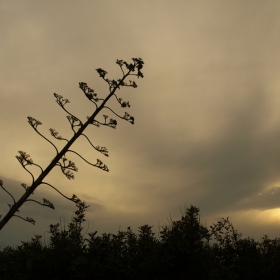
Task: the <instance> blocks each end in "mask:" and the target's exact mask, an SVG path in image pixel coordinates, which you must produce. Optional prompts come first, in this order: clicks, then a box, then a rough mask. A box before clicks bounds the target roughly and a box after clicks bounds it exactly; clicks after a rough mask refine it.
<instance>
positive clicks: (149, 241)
mask: <svg viewBox="0 0 280 280" xmlns="http://www.w3.org/2000/svg"><path fill="white" fill-rule="evenodd" d="M76 206H77V208H78V209H77V211H76V212H75V215H74V218H73V219H72V222H71V223H70V224H69V225H68V229H67V230H66V229H62V228H61V226H60V225H59V224H56V225H50V233H51V237H50V243H49V245H48V246H43V244H42V241H41V236H37V235H35V236H34V238H32V240H31V241H30V242H22V245H20V246H18V247H17V248H11V247H6V248H4V249H3V250H2V251H1V252H0V275H1V279H154V280H156V279H161V280H162V279H254V280H255V279H280V238H276V239H274V240H271V239H269V238H268V237H267V236H264V237H263V238H262V239H261V240H260V241H258V242H257V241H255V240H254V239H252V238H242V235H241V234H240V233H238V232H237V231H236V230H235V229H234V227H233V225H232V223H231V222H230V221H229V220H228V219H222V220H221V221H219V222H218V223H216V224H214V225H213V226H211V227H210V229H208V228H207V227H206V226H204V225H202V224H201V223H200V221H199V209H198V208H197V207H194V206H191V207H190V208H187V209H186V210H185V213H184V215H182V218H181V220H179V221H172V222H171V223H170V225H169V226H164V227H163V228H162V230H161V232H160V238H159V239H158V238H156V237H155V233H153V231H152V227H151V226H148V225H144V226H141V227H139V229H138V233H137V234H136V233H134V232H133V231H132V230H131V228H130V227H129V228H127V230H126V231H119V232H118V233H117V234H111V233H109V234H107V233H104V234H102V235H101V236H97V232H94V233H89V234H88V238H85V237H84V235H83V234H82V231H83V227H82V223H83V222H84V221H85V210H86V208H87V207H88V206H87V205H85V203H83V202H80V201H79V202H78V203H77V204H76Z"/></svg>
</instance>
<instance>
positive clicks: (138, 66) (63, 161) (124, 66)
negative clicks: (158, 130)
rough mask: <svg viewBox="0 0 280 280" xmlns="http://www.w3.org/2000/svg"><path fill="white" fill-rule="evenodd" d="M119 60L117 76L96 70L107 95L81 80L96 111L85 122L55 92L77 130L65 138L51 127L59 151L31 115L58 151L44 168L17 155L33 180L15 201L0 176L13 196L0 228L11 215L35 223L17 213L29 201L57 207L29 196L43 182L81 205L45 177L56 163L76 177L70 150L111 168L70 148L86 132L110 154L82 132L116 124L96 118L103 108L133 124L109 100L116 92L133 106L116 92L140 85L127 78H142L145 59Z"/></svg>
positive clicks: (124, 104) (30, 119)
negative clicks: (34, 170) (100, 94)
mask: <svg viewBox="0 0 280 280" xmlns="http://www.w3.org/2000/svg"><path fill="white" fill-rule="evenodd" d="M116 63H117V65H118V66H119V67H120V70H121V72H122V77H121V78H120V79H117V80H114V79H112V80H110V79H108V78H106V75H107V72H106V71H105V70H103V69H101V68H98V69H96V71H97V73H98V74H99V77H101V78H102V79H103V80H104V81H105V82H106V83H107V84H108V86H109V94H108V96H107V97H106V98H99V97H98V96H97V94H96V93H95V92H94V90H93V89H91V88H90V87H89V86H88V85H87V84H86V83H84V82H81V83H79V87H80V89H81V90H82V91H83V92H84V94H85V96H86V97H87V98H88V100H89V101H91V102H92V103H93V104H94V106H95V111H94V112H93V114H92V115H91V116H89V117H87V121H86V122H84V123H83V122H82V121H81V120H80V119H79V118H77V117H76V116H74V115H73V114H72V113H70V112H69V111H68V110H67V109H66V105H67V103H69V100H68V99H65V98H63V97H62V96H61V95H58V94H56V93H54V97H55V99H56V102H57V104H58V105H59V106H60V107H61V108H62V109H63V110H64V111H65V112H66V113H67V114H68V116H67V119H68V121H69V123H70V126H71V129H72V131H73V134H74V135H73V137H72V138H71V139H70V140H68V139H66V138H63V137H62V136H61V135H59V133H58V132H57V131H56V130H55V129H53V128H50V133H51V136H53V137H54V138H55V139H57V140H60V141H65V142H66V144H65V146H64V148H62V150H61V151H58V149H57V147H56V146H55V144H54V143H53V142H52V141H50V140H49V139H48V138H46V137H45V136H44V135H43V134H41V133H40V131H39V130H38V126H39V125H41V124H42V123H41V122H40V121H38V120H36V119H35V118H33V117H28V123H29V124H30V125H31V126H32V128H33V129H34V130H35V131H36V132H37V133H38V134H39V135H40V136H41V137H43V138H44V139H45V140H46V141H47V142H49V143H50V144H51V145H52V146H53V147H54V149H55V152H56V155H55V157H54V159H53V160H52V161H51V163H50V164H49V165H48V166H47V167H46V168H45V169H43V168H42V167H41V166H40V165H38V164H37V163H35V162H33V160H32V159H31V157H30V156H29V155H28V154H27V153H26V152H23V151H19V155H17V156H16V158H17V160H18V161H19V163H20V164H21V166H22V167H23V168H24V169H25V170H26V171H27V172H28V173H29V174H30V175H31V178H32V183H31V185H30V186H27V185H26V184H24V183H22V184H21V186H22V187H23V188H24V190H25V193H24V194H23V195H22V197H21V198H20V199H19V200H18V201H16V200H15V198H14V196H13V195H12V194H11V193H10V192H9V191H8V190H7V189H6V188H4V185H3V181H2V180H0V187H1V188H2V189H3V190H4V191H5V192H6V193H7V194H8V195H9V196H10V197H11V198H12V204H8V206H9V208H10V209H9V211H8V213H7V214H6V215H5V216H4V217H3V218H2V220H1V221H0V230H1V229H2V228H3V227H4V226H5V225H6V224H7V222H8V221H9V220H10V219H11V218H12V217H19V218H21V219H23V220H25V221H27V222H30V223H32V224H35V220H34V219H33V218H30V217H26V218H23V217H21V216H20V215H19V214H18V212H19V208H20V207H21V206H22V205H23V204H24V203H25V202H27V201H33V202H35V203H38V204H40V205H42V206H46V207H49V208H52V209H54V205H53V203H52V202H50V201H49V200H48V199H46V198H43V202H39V201H37V200H34V199H31V198H29V197H30V196H31V195H32V194H34V191H35V190H36V188H37V187H38V186H40V185H43V184H44V185H47V186H49V187H51V188H53V189H54V190H56V191H57V192H58V193H59V194H61V195H62V196H63V197H65V198H66V199H68V200H70V201H73V202H74V203H76V204H77V205H81V207H82V202H81V201H80V199H79V198H78V197H77V196H76V195H75V194H73V196H72V197H67V196H65V195H64V194H62V193H61V192H60V191H59V190H58V189H57V188H55V187H54V186H53V185H51V184H49V183H47V182H45V181H44V179H45V177H46V176H47V175H48V174H49V172H50V171H51V170H52V169H53V168H54V167H56V166H57V167H59V168H60V169H61V171H62V173H63V174H64V175H65V176H66V178H68V179H69V180H70V179H74V173H73V172H76V171H78V168H77V167H76V165H75V163H74V162H73V161H71V160H68V158H67V157H66V154H67V153H74V154H75V155H77V156H79V157H80V158H81V159H83V160H84V161H85V162H86V163H88V164H89V165H92V166H94V167H97V168H99V169H101V170H103V171H107V172H108V171H109V169H108V167H107V165H106V164H104V163H103V162H102V161H101V160H100V159H97V160H96V163H91V162H89V161H87V160H86V159H85V158H84V157H82V156H81V155H80V154H79V153H77V152H75V151H73V150H70V147H71V146H72V144H73V143H74V142H75V141H76V140H77V139H78V138H79V137H80V136H83V137H85V138H86V139H87V141H88V143H89V144H90V146H91V147H93V148H94V149H95V150H96V151H98V152H100V153H101V154H103V155H104V156H107V157H108V150H107V148H106V147H100V146H95V145H93V144H92V142H91V141H90V139H89V138H88V137H87V136H86V135H85V134H84V133H83V132H84V130H85V129H86V128H87V126H88V125H95V126H97V127H99V126H101V125H104V126H108V127H111V128H116V126H117V120H116V119H114V118H109V117H108V116H107V115H103V118H104V121H103V122H100V121H98V120H96V116H97V115H98V114H100V112H101V111H102V110H103V109H108V110H109V111H110V112H111V113H113V115H115V116H117V117H118V118H120V119H123V120H125V121H128V122H129V123H131V124H134V117H132V116H130V115H129V114H128V113H127V112H125V113H124V115H123V116H120V115H118V114H117V113H116V112H114V111H113V110H112V109H111V108H110V107H107V106H106V104H107V102H108V100H109V99H110V98H111V97H113V96H114V97H115V98H116V101H117V102H118V103H119V104H120V105H121V107H122V108H126V107H130V104H129V102H126V101H123V100H122V98H119V97H118V96H117V94H116V91H117V89H120V88H121V87H132V88H136V87H137V84H136V82H135V81H132V80H129V81H128V82H126V80H127V78H128V77H129V76H136V77H137V78H143V77H144V76H143V73H142V71H141V70H142V68H143V65H144V62H143V60H142V59H141V58H132V63H127V62H126V61H123V60H117V61H116ZM100 103H101V104H100ZM99 104H100V105H99ZM29 166H36V167H38V168H39V169H40V172H41V173H40V175H39V176H38V177H37V179H35V177H34V176H33V174H32V172H31V171H29V169H28V168H27V167H29ZM0 218H1V216H0Z"/></svg>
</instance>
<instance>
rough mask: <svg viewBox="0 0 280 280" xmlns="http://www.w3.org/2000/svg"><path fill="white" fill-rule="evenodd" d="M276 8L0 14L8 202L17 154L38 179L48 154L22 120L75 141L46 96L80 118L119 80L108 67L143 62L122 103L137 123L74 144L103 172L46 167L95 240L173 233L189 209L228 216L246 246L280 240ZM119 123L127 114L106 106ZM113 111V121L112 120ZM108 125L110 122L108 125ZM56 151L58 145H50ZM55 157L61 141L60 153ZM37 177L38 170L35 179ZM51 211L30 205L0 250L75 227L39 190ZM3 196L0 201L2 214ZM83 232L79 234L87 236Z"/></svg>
mask: <svg viewBox="0 0 280 280" xmlns="http://www.w3.org/2000/svg"><path fill="white" fill-rule="evenodd" d="M279 12H280V3H279V2H278V1H274V0H271V1H270V0H266V1H262V0H251V1H250V0H248V1H244V0H227V1H225V0H212V1H207V0H204V1H200V0H196V1H189V0H184V1H183V0H182V1H180V0H176V1H169V0H161V1H156V0H152V1H151V0H149V1H146V0H142V1H131V0H130V1H129V0H120V1H115V0H105V1H86V0H85V1H83V0H80V1H71V0H68V1H57V0H56V1H50V0H49V1H35V0H34V1H32V0H29V1H24V0H21V1H14V0H9V1H3V0H2V1H1V2H0V34H1V40H0V65H1V67H0V81H1V82H0V104H1V110H0V125H1V137H0V144H1V146H0V147H1V148H0V151H1V161H0V178H1V179H2V180H3V181H4V187H5V188H6V189H7V190H9V191H10V192H11V193H13V195H14V196H15V198H16V199H19V198H20V196H21V195H22V194H23V192H24V190H23V188H22V187H21V183H26V184H27V185H29V184H30V182H31V178H30V175H29V174H28V173H27V172H26V171H25V170H24V169H23V168H22V167H21V165H20V164H19V162H18V161H17V160H16V158H15V156H16V155H17V154H18V151H19V150H22V151H25V152H27V153H28V154H30V156H31V157H32V159H33V160H34V162H35V163H37V164H40V165H41V166H42V167H43V168H44V167H46V166H47V165H48V164H49V162H50V161H51V160H52V158H53V157H54V155H55V153H54V149H53V147H52V146H51V145H50V144H49V143H47V142H46V141H45V140H44V139H43V138H41V137H40V136H39V135H38V134H36V132H35V131H34V130H33V129H32V127H31V126H30V125H29V124H28V123H27V116H32V117H34V118H36V119H38V120H39V121H41V122H42V124H43V125H42V126H39V130H40V132H41V133H42V134H44V135H45V136H48V137H50V138H51V136H50V134H49V128H55V129H56V130H57V131H58V132H59V133H60V134H61V135H62V136H63V137H65V138H68V139H69V138H70V137H71V136H72V133H71V128H70V126H69V123H68V121H67V119H66V115H67V114H66V113H65V112H64V111H63V110H62V109H61V108H60V107H59V106H58V105H57V104H56V102H55V98H54V96H53V93H54V92H55V93H57V94H60V95H62V96H63V97H64V98H68V99H69V100H70V104H68V105H67V109H68V110H69V111H70V112H72V113H73V114H74V115H76V116H77V117H79V118H80V119H81V120H86V116H89V115H91V114H92V113H93V110H94V105H93V104H92V103H91V102H89V101H88V100H87V99H86V97H85V96H84V94H83V92H82V91H81V90H80V89H79V82H86V83H88V85H89V86H90V87H92V88H93V89H94V90H95V91H96V92H97V93H98V95H99V97H106V95H107V94H108V88H107V85H106V84H105V83H104V81H103V80H102V79H101V78H99V77H98V74H97V73H96V71H95V69H96V68H99V67H101V68H103V69H105V70H106V71H107V72H108V78H112V79H113V78H114V79H117V78H120V77H121V71H120V70H119V68H118V66H117V64H115V62H116V59H123V60H126V61H128V62H129V61H130V59H131V58H132V57H140V58H142V59H143V60H144V62H145V65H144V68H143V73H144V79H139V80H136V82H137V84H138V88H137V89H133V88H128V89H124V90H122V91H118V96H119V97H121V98H123V100H125V101H129V102H130V104H131V108H129V109H128V110H129V111H128V112H129V113H130V114H131V115H132V116H134V117H135V125H133V126H132V125H131V124H129V123H127V122H125V121H122V120H119V121H118V126H117V129H116V130H114V129H111V128H108V127H100V128H97V127H94V126H91V127H88V128H87V130H86V135H87V136H88V137H89V138H90V139H91V141H92V142H93V143H94V144H96V145H100V146H106V147H107V148H108V150H109V158H107V157H105V156H102V155H101V154H100V153H98V152H96V151H95V150H93V149H92V148H91V147H90V146H89V145H88V143H87V142H86V141H85V140H84V139H79V140H78V141H77V143H75V144H74V148H75V150H76V151H77V152H79V153H81V155H83V156H84V157H85V158H86V159H87V160H89V161H91V162H95V160H96V158H100V159H101V160H102V161H103V162H104V163H105V164H106V165H108V167H109V169H110V172H109V173H107V172H103V171H101V170H99V169H97V168H94V167H91V166H89V165H87V164H86V163H84V162H83V161H82V160H80V159H79V158H78V157H77V156H75V155H74V154H69V155H68V156H67V157H68V158H69V159H71V160H72V161H74V162H75V163H76V165H77V166H78V168H79V171H78V172H77V173H76V174H75V180H73V181H72V180H71V181H69V180H68V179H67V178H66V177H65V176H64V175H63V174H62V173H61V171H60V170H59V168H56V169H54V170H53V171H52V172H51V174H50V175H49V176H48V177H47V178H46V181H47V182H49V183H51V184H53V185H54V186H55V187H56V188H58V189H59V190H60V191H62V192H63V193H64V194H65V195H67V196H72V194H76V195H77V196H78V197H80V198H81V199H82V200H83V201H85V202H86V203H87V204H89V205H91V206H90V208H89V209H88V211H87V214H86V217H87V221H89V229H88V231H89V232H93V231H95V230H97V231H98V232H99V233H100V234H101V233H103V232H109V231H110V232H117V231H118V230H119V228H120V227H121V230H125V229H126V228H127V227H128V226H131V227H132V229H133V230H134V231H135V232H137V227H138V226H141V225H144V224H149V225H153V226H154V229H155V231H158V225H164V224H168V220H167V219H169V215H171V217H172V219H173V220H176V219H179V218H180V217H181V211H180V208H181V209H182V210H183V209H184V207H185V206H190V205H194V206H197V207H199V208H200V210H201V220H202V221H203V222H206V223H207V225H208V226H209V225H211V224H212V223H214V222H217V221H218V220H219V219H220V218H221V217H225V218H226V217H229V218H230V220H231V221H232V222H233V224H234V226H235V227H236V228H237V230H239V231H240V232H242V233H243V234H244V236H248V235H249V236H251V237H254V238H257V239H259V238H260V237H261V236H262V235H263V234H268V235H269V237H271V238H275V237H279V233H280V208H279V206H280V111H279V103H280V97H279V93H280V79H279V76H280V55H279V49H280V36H279V29H280V18H279ZM110 105H111V107H112V108H113V109H114V110H115V111H117V112H118V113H120V114H123V112H124V111H125V110H123V109H122V108H120V106H119V105H118V104H117V103H116V102H115V101H114V100H112V102H110ZM107 113H108V112H107ZM108 115H109V116H110V113H108ZM53 141H55V139H53ZM55 143H57V145H58V147H59V148H60V149H61V148H62V147H63V146H62V143H60V142H59V143H58V141H55ZM30 171H32V172H33V173H34V175H35V176H38V174H39V173H38V169H36V168H35V167H34V168H32V169H30ZM34 198H36V199H38V200H41V199H42V198H47V199H49V200H50V201H51V202H53V203H54V205H55V207H56V210H55V211H53V210H52V209H49V208H46V207H42V206H40V205H38V204H35V203H32V202H27V203H26V204H24V205H23V206H22V207H21V209H20V214H21V215H22V216H24V217H26V216H28V217H32V218H34V219H35V220H36V225H35V226H33V225H31V224H29V223H26V222H24V221H22V220H20V219H18V218H13V219H12V220H11V221H10V222H9V223H8V224H7V225H6V226H5V227H4V228H3V230H2V231H1V234H0V243H1V242H2V245H3V244H5V245H7V244H10V245H15V244H20V241H21V240H24V241H26V240H28V239H30V238H31V237H32V236H33V235H34V234H41V235H44V233H45V235H46V239H47V231H48V230H49V225H50V224H54V223H57V222H60V220H61V221H62V223H64V222H63V220H64V221H65V223H67V221H70V219H71V215H72V213H73V211H75V205H74V204H73V203H71V202H69V201H67V200H65V199H63V198H62V197H61V196H59V194H57V193H56V192H55V191H53V190H52V189H50V188H49V187H47V186H40V187H39V188H38V189H37V190H36V192H35V195H34ZM8 203H11V198H10V197H9V196H8V195H7V194H6V193H5V192H4V191H2V192H1V193H0V214H2V215H4V214H6V212H7V211H8V206H7V204H8ZM85 227H86V228H87V224H85Z"/></svg>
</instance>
